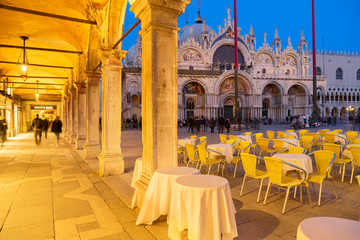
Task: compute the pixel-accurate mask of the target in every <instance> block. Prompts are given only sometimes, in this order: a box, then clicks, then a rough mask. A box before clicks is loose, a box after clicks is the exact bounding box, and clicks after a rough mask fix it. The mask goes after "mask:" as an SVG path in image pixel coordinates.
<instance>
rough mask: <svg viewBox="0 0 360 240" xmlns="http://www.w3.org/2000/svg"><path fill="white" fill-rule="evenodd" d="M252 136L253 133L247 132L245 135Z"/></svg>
mask: <svg viewBox="0 0 360 240" xmlns="http://www.w3.org/2000/svg"><path fill="white" fill-rule="evenodd" d="M251 134H252V132H245V133H244V135H245V136H250V135H251Z"/></svg>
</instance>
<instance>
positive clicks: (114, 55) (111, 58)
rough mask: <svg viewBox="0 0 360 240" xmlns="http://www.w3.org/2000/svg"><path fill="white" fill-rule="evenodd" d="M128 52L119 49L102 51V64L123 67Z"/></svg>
mask: <svg viewBox="0 0 360 240" xmlns="http://www.w3.org/2000/svg"><path fill="white" fill-rule="evenodd" d="M127 53H128V51H125V50H119V49H101V62H102V63H103V64H104V65H105V66H106V65H118V66H121V61H122V60H123V59H124V58H125V56H126V54H127Z"/></svg>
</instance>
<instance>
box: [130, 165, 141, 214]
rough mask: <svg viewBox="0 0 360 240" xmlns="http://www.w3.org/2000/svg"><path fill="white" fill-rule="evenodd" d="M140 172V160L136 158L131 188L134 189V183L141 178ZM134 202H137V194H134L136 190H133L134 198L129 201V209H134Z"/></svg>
mask: <svg viewBox="0 0 360 240" xmlns="http://www.w3.org/2000/svg"><path fill="white" fill-rule="evenodd" d="M141 170H142V158H138V159H136V161H135V167H134V172H133V176H132V178H131V185H130V186H131V187H133V188H135V183H136V182H137V181H138V180H139V179H140V177H141ZM136 202H137V192H136V188H135V193H134V196H133V198H132V201H131V209H134V208H135V207H136Z"/></svg>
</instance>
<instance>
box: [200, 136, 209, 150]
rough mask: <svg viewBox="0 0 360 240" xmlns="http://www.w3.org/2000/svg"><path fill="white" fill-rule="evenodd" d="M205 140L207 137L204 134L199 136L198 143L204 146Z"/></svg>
mask: <svg viewBox="0 0 360 240" xmlns="http://www.w3.org/2000/svg"><path fill="white" fill-rule="evenodd" d="M206 142H207V137H206V136H203V137H200V139H199V144H198V145H200V146H203V147H206Z"/></svg>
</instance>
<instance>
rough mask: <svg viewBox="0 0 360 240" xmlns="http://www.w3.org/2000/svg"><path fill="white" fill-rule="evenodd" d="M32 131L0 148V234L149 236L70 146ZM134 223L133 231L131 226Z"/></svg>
mask: <svg viewBox="0 0 360 240" xmlns="http://www.w3.org/2000/svg"><path fill="white" fill-rule="evenodd" d="M49 135H50V136H49V138H48V139H43V141H42V143H41V145H40V146H39V147H36V145H35V143H34V140H33V135H32V134H20V135H18V137H16V138H11V139H9V141H8V142H7V143H6V145H5V147H4V148H3V149H2V150H0V226H1V232H0V239H32V240H33V239H54V238H55V239H59V240H60V239H139V238H140V236H141V237H143V238H144V239H154V238H153V237H152V235H151V234H150V233H149V232H148V231H147V230H146V229H145V228H144V227H135V224H134V221H135V220H136V218H135V217H136V215H137V212H135V211H131V210H130V209H129V208H128V207H127V206H126V205H125V204H124V203H123V202H122V201H121V200H120V199H119V198H118V196H117V195H116V194H115V193H114V192H113V191H112V190H111V189H110V188H109V187H108V186H107V185H106V184H105V183H104V182H103V180H102V179H101V178H100V177H98V176H97V175H96V173H95V172H94V171H93V170H92V169H91V168H90V167H89V166H88V165H87V164H86V163H84V162H83V161H81V160H80V158H79V157H78V156H77V155H76V154H74V152H73V151H72V150H70V148H68V147H67V146H66V145H64V143H63V142H61V145H60V147H56V146H55V141H56V140H55V137H54V136H53V134H49ZM135 228H136V230H135Z"/></svg>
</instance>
